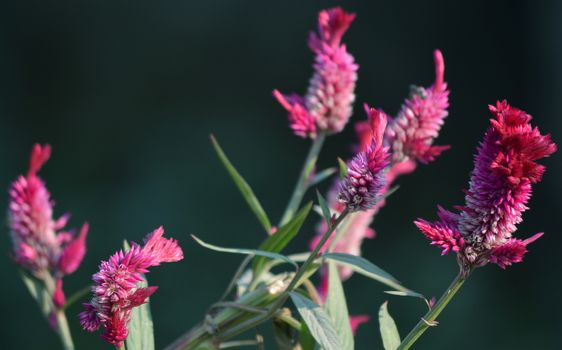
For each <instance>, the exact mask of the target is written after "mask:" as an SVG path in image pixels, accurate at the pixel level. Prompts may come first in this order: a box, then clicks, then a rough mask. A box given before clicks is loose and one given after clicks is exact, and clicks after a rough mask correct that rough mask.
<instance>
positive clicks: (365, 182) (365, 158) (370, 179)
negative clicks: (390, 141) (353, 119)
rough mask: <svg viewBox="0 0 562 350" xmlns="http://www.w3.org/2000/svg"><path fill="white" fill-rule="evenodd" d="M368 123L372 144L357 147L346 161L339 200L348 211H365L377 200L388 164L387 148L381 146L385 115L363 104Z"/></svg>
mask: <svg viewBox="0 0 562 350" xmlns="http://www.w3.org/2000/svg"><path fill="white" fill-rule="evenodd" d="M366 110H367V114H368V115H369V120H370V123H371V130H372V133H373V140H372V142H371V145H370V146H369V147H368V148H367V149H365V150H360V151H359V153H357V155H356V156H355V157H353V159H352V160H351V161H350V162H349V164H348V169H347V176H346V177H345V178H344V179H343V180H342V182H341V185H340V192H339V194H338V199H339V201H340V202H341V203H343V204H344V205H346V206H347V208H348V209H349V210H350V211H358V210H368V209H371V208H373V207H374V206H375V204H376V203H377V201H378V200H379V196H380V192H381V190H382V189H383V188H384V186H385V175H384V172H383V170H384V169H385V168H386V166H387V165H388V164H389V161H388V158H389V153H388V147H384V146H383V134H384V130H385V128H386V121H387V117H386V115H385V114H384V113H382V112H380V111H378V110H376V109H374V108H372V109H369V108H368V107H367V106H366Z"/></svg>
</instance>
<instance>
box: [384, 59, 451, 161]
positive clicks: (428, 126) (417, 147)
mask: <svg viewBox="0 0 562 350" xmlns="http://www.w3.org/2000/svg"><path fill="white" fill-rule="evenodd" d="M433 57H434V60H435V82H434V83H433V85H432V86H430V87H428V88H423V87H417V86H415V87H412V89H411V94H410V97H409V98H408V99H406V101H405V102H404V104H403V105H402V108H401V109H400V112H398V115H397V116H396V118H395V119H394V120H392V121H391V122H389V125H388V128H387V129H386V135H385V138H386V143H387V144H388V145H389V146H390V147H391V149H392V151H391V152H392V163H399V162H403V161H407V160H415V161H419V162H421V163H428V162H429V161H432V160H434V159H435V157H436V156H438V155H439V154H440V153H441V152H442V151H444V150H446V149H448V148H449V146H433V140H434V139H435V138H436V137H437V135H438V134H439V130H440V129H441V126H442V125H443V120H444V119H445V117H447V114H448V112H447V108H448V107H449V91H448V90H447V83H445V81H444V73H445V63H444V61H443V55H442V54H441V51H439V50H435V52H434V54H433Z"/></svg>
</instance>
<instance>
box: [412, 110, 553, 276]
mask: <svg viewBox="0 0 562 350" xmlns="http://www.w3.org/2000/svg"><path fill="white" fill-rule="evenodd" d="M490 111H491V112H492V114H493V118H492V119H491V120H490V123H491V126H490V127H489V128H488V131H487V132H486V135H485V136H484V141H483V142H482V143H481V144H480V146H479V147H478V150H477V153H476V157H475V161H474V170H473V171H472V175H471V178H470V185H469V189H468V190H467V192H466V196H465V200H466V204H465V206H463V207H458V209H459V210H460V213H459V214H455V213H452V212H449V211H446V210H444V209H442V208H439V211H438V216H439V220H438V221H437V222H433V223H431V222H428V221H425V220H422V219H419V220H417V221H415V224H416V225H417V226H418V228H419V229H420V230H421V231H422V232H423V233H424V234H425V235H426V237H427V238H429V239H430V240H431V242H432V243H431V244H433V245H437V246H439V247H440V248H441V249H442V250H443V254H447V253H448V252H451V251H453V252H456V253H457V256H458V261H459V264H460V265H461V268H463V271H467V270H469V269H471V268H473V267H478V266H483V265H486V264H487V263H488V262H492V263H495V264H497V265H498V266H500V267H501V268H506V267H507V266H509V265H511V264H513V263H517V262H521V261H522V259H523V255H524V254H525V253H526V251H527V248H526V247H527V245H528V244H530V243H531V242H533V241H535V240H536V239H538V238H539V237H540V236H541V235H542V233H538V234H536V235H534V236H532V237H530V238H528V239H525V240H521V239H518V238H513V237H512V234H513V233H514V232H515V231H516V229H517V228H516V225H517V224H518V223H520V222H521V221H522V214H523V212H524V211H525V210H527V209H528V207H527V202H528V201H529V199H530V198H531V192H532V185H533V184H535V183H537V182H539V181H540V180H541V178H542V175H543V173H544V170H545V167H544V166H543V165H540V164H538V163H536V161H537V160H539V159H541V158H544V157H548V156H549V155H551V154H552V153H554V152H555V151H556V145H555V144H554V143H553V142H552V140H551V138H550V135H541V133H540V132H539V130H538V129H537V128H533V127H532V126H531V124H530V120H531V116H530V115H528V114H527V113H525V112H524V111H521V110H519V109H517V108H513V107H511V106H510V105H509V104H508V103H507V102H506V101H503V102H498V103H497V104H496V106H490Z"/></svg>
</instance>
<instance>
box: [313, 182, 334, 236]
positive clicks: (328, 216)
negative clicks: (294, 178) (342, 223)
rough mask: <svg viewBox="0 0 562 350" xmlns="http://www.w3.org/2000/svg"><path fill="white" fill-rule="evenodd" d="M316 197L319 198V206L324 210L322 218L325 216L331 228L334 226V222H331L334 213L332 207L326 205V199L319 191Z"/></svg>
mask: <svg viewBox="0 0 562 350" xmlns="http://www.w3.org/2000/svg"><path fill="white" fill-rule="evenodd" d="M316 196H317V197H318V204H319V205H320V208H321V209H322V216H324V220H326V224H327V225H328V227H330V226H332V222H331V221H332V212H331V211H330V207H329V206H328V203H326V200H325V199H324V197H322V195H321V194H320V192H319V191H318V190H317V191H316Z"/></svg>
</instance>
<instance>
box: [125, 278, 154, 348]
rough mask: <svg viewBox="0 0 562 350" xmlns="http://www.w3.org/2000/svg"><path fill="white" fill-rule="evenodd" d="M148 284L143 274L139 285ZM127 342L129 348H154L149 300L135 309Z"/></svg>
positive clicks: (145, 285)
mask: <svg viewBox="0 0 562 350" xmlns="http://www.w3.org/2000/svg"><path fill="white" fill-rule="evenodd" d="M147 286H148V283H147V281H146V279H145V278H144V276H143V280H142V281H141V282H139V283H138V285H137V287H138V288H145V287H147ZM126 343H127V344H126V345H127V350H154V329H153V324H152V315H151V313H150V304H149V300H147V301H146V302H145V303H144V304H142V305H140V306H137V307H135V308H134V309H133V313H132V317H131V322H129V335H128V336H127V341H126Z"/></svg>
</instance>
